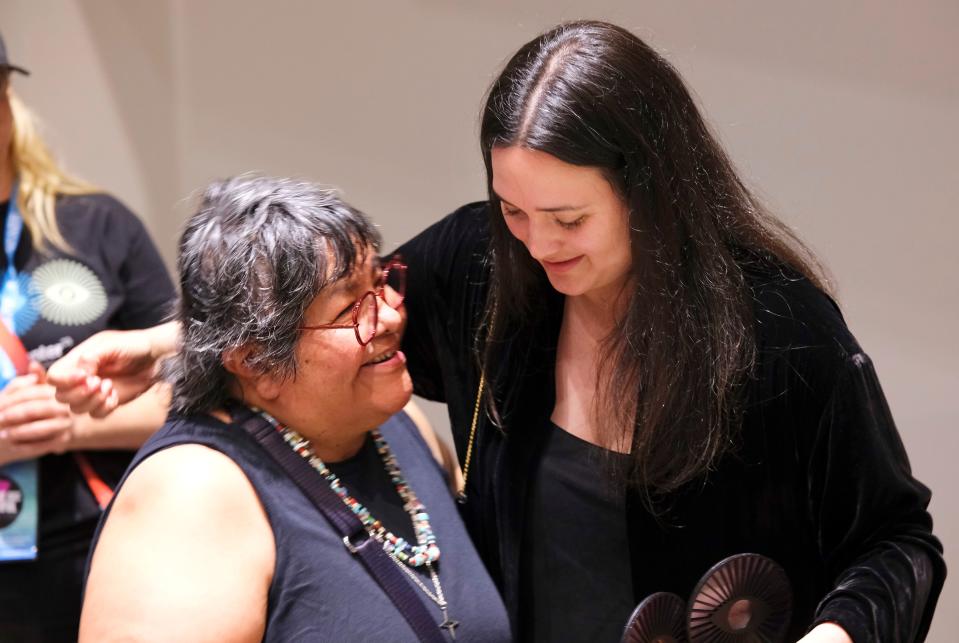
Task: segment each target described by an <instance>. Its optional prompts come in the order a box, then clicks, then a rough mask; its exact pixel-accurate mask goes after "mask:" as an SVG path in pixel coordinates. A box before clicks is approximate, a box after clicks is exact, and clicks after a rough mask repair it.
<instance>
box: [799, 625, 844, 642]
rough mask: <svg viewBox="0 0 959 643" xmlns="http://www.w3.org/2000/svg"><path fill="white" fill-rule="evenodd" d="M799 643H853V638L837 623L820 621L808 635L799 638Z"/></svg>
mask: <svg viewBox="0 0 959 643" xmlns="http://www.w3.org/2000/svg"><path fill="white" fill-rule="evenodd" d="M799 643H853V641H852V638H850V636H849V635H848V634H846V630H844V629H842V628H841V627H839V626H838V625H836V624H835V623H820V624H819V625H817V626H816V627H814V628H812V630H811V631H810V632H809V634H807V635H806V636H804V637H802V638H801V639H799Z"/></svg>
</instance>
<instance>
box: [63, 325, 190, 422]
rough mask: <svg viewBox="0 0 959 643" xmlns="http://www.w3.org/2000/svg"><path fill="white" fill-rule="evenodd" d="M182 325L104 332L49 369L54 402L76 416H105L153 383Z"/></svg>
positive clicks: (89, 339) (85, 342)
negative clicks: (55, 400) (159, 365)
mask: <svg viewBox="0 0 959 643" xmlns="http://www.w3.org/2000/svg"><path fill="white" fill-rule="evenodd" d="M179 332H180V326H179V324H178V323H176V322H168V323H166V324H161V325H160V326H154V327H153V328H146V329H143V330H129V331H117V330H107V331H103V332H100V333H97V334H96V335H93V336H92V337H90V338H88V339H87V340H85V341H83V342H82V343H80V345H78V346H77V347H76V348H74V349H73V350H72V351H70V352H69V353H68V354H67V355H65V356H64V357H63V358H61V359H60V360H58V361H57V362H56V363H55V364H53V366H51V367H50V371H49V381H50V384H52V385H53V386H55V387H56V389H57V399H58V400H59V401H61V402H63V403H65V404H69V405H70V408H71V409H72V410H73V412H74V413H89V414H90V415H92V416H94V417H105V416H106V415H109V414H110V413H111V412H112V411H113V410H114V409H115V408H116V407H117V406H119V405H121V404H125V403H127V402H129V401H130V400H132V399H134V398H136V397H137V396H139V395H140V394H142V393H143V392H145V391H146V390H148V389H149V388H150V387H151V386H152V385H153V383H154V376H155V374H156V367H157V363H158V361H159V360H160V359H161V358H162V357H163V356H165V355H168V354H170V353H172V352H173V351H174V350H176V346H177V342H178V341H179Z"/></svg>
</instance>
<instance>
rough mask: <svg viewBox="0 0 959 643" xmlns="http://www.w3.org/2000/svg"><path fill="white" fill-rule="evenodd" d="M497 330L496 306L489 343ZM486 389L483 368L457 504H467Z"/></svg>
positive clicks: (484, 370)
mask: <svg viewBox="0 0 959 643" xmlns="http://www.w3.org/2000/svg"><path fill="white" fill-rule="evenodd" d="M495 329H496V306H495V305H494V306H493V314H492V315H491V317H490V325H489V334H488V335H487V336H486V339H487V341H489V338H490V337H491V336H492V335H493V331H494V330H495ZM485 389H486V369H485V368H483V369H482V370H481V371H480V381H479V386H478V387H477V389H476V401H475V402H474V403H473V421H472V422H470V437H469V440H468V441H467V443H466V458H465V460H464V461H463V485H462V486H461V487H460V490H459V491H458V492H457V494H456V502H458V503H460V504H465V503H466V498H467V496H466V483H467V482H468V481H469V475H470V462H472V460H473V443H474V442H475V440H476V425H477V423H478V422H479V412H480V405H481V404H482V402H483V391H484V390H485Z"/></svg>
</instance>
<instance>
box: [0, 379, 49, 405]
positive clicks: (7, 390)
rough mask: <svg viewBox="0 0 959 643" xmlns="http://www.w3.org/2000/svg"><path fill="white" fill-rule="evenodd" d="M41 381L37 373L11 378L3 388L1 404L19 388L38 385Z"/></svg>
mask: <svg viewBox="0 0 959 643" xmlns="http://www.w3.org/2000/svg"><path fill="white" fill-rule="evenodd" d="M38 383H39V380H38V379H37V376H36V375H35V374H32V373H31V374H29V375H18V376H17V377H15V378H13V379H12V380H10V382H9V383H8V384H7V385H6V386H5V387H4V388H3V392H2V393H0V405H2V404H3V399H4V398H5V397H6V396H8V395H10V394H11V393H13V392H14V391H17V390H19V389H23V388H28V387H31V386H36V385H37V384H38Z"/></svg>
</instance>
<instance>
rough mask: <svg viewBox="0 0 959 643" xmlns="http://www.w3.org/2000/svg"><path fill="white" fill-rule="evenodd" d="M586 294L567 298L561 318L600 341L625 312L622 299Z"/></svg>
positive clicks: (613, 294)
mask: <svg viewBox="0 0 959 643" xmlns="http://www.w3.org/2000/svg"><path fill="white" fill-rule="evenodd" d="M618 292H619V290H618V289H617V291H616V293H612V294H609V293H607V294H602V293H586V294H582V295H577V296H575V297H567V298H566V303H565V305H564V307H563V318H564V319H567V320H569V321H573V322H574V323H575V325H576V327H577V329H579V330H581V331H585V332H586V333H587V335H588V336H589V337H590V338H592V339H594V340H596V341H597V342H599V341H602V340H603V339H604V338H606V337H607V336H608V335H609V334H610V332H612V330H613V328H615V327H616V325H617V324H618V323H619V321H620V319H621V317H622V315H623V312H624V311H625V310H626V306H625V302H624V301H623V298H622V297H621V296H619V295H618V294H617V293H618Z"/></svg>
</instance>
